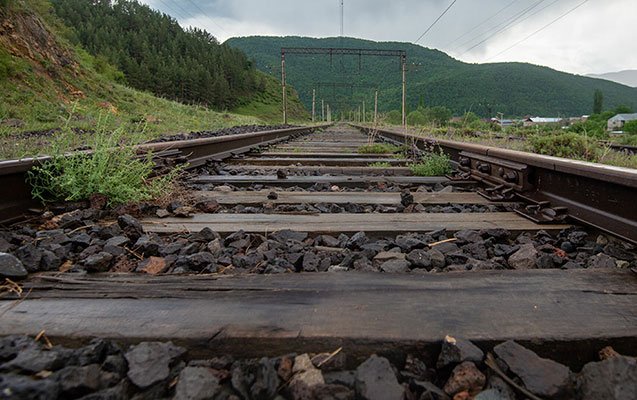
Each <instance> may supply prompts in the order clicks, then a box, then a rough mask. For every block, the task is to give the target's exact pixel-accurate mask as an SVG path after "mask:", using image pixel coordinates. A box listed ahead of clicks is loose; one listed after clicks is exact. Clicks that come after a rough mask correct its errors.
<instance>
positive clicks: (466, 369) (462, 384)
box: [443, 361, 487, 396]
mask: <svg viewBox="0 0 637 400" xmlns="http://www.w3.org/2000/svg"><path fill="white" fill-rule="evenodd" d="M486 382H487V377H486V376H484V374H483V373H482V372H481V371H480V370H479V369H478V368H477V367H476V365H475V364H474V363H472V362H471V361H465V362H463V363H462V364H460V365H458V366H456V367H455V368H454V369H453V371H452V373H451V376H450V377H449V379H448V380H447V383H445V387H444V388H443V389H444V391H445V392H446V393H447V394H449V395H450V396H454V395H455V394H457V393H460V392H463V391H467V392H469V393H470V394H472V395H475V394H476V393H479V392H480V391H481V390H482V388H483V387H484V384H485V383H486Z"/></svg>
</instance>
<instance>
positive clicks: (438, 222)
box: [142, 213, 569, 234]
mask: <svg viewBox="0 0 637 400" xmlns="http://www.w3.org/2000/svg"><path fill="white" fill-rule="evenodd" d="M142 224H143V226H144V229H145V230H146V231H148V232H158V233H159V232H163V233H172V232H184V231H187V232H199V231H200V230H202V229H203V228H205V227H208V228H210V229H212V230H213V231H216V232H219V233H230V232H237V231H239V230H244V231H246V232H257V233H263V234H265V233H268V232H275V231H280V230H284V229H290V230H295V231H305V232H312V233H316V234H320V233H330V234H334V233H340V232H347V233H350V232H359V231H364V232H375V233H398V232H430V231H435V230H439V229H446V230H447V231H449V232H456V231H459V230H464V229H477V230H479V229H493V228H502V229H507V230H509V231H514V232H521V231H538V230H541V229H544V230H548V231H557V230H562V229H566V228H567V227H569V225H538V224H535V223H534V222H532V221H529V220H527V219H524V218H522V217H521V216H519V215H518V214H516V213H463V214H442V213H441V214H428V213H418V214H400V213H394V214H350V213H340V214H327V213H325V214H317V215H288V214H284V215H281V214H195V215H194V216H193V217H192V218H186V219H184V218H164V219H159V218H148V219H144V220H143V221H142Z"/></svg>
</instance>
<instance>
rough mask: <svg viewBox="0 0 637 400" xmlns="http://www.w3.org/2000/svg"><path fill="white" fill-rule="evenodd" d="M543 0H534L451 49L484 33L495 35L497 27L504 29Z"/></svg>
mask: <svg viewBox="0 0 637 400" xmlns="http://www.w3.org/2000/svg"><path fill="white" fill-rule="evenodd" d="M543 1H544V0H539V1H538V2H536V3H534V4H531V5H530V6H528V7H526V8H524V9H523V10H520V11H518V12H516V13H515V14H513V15H511V16H510V17H508V18H506V19H504V20H503V21H501V22H500V23H498V24H496V25H494V26H492V27H491V28H489V29H487V30H486V31H484V32H481V33H479V34H478V35H476V36H474V37H472V38H470V39H469V40H465V41H464V42H462V43H460V44H459V45H457V46H455V47H454V48H453V49H452V51H455V50H458V49H460V48H462V47H464V46H466V45H468V44H469V43H471V42H473V41H474V40H476V39H479V38H480V37H482V36H484V35H489V34H492V35H495V34H496V33H497V32H499V29H500V30H505V29H506V28H507V27H508V26H509V25H511V24H513V23H515V21H517V20H518V19H519V18H522V17H523V16H524V14H526V13H528V12H529V11H531V10H532V9H533V8H534V7H537V6H538V5H539V4H540V3H542V2H543ZM496 31H497V32H496Z"/></svg>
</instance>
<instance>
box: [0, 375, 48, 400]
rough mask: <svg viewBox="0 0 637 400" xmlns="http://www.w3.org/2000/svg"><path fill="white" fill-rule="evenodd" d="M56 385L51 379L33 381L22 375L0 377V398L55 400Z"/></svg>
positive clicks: (5, 399) (10, 399)
mask: <svg viewBox="0 0 637 400" xmlns="http://www.w3.org/2000/svg"><path fill="white" fill-rule="evenodd" d="M58 391H59V389H58V385H57V383H56V382H55V381H53V380H51V379H44V380H35V379H31V378H29V377H26V376H22V375H10V374H3V375H0V398H1V399H3V400H27V399H34V400H35V399H37V400H49V399H50V400H55V399H57V398H58Z"/></svg>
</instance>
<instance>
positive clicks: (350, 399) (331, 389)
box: [312, 384, 354, 400]
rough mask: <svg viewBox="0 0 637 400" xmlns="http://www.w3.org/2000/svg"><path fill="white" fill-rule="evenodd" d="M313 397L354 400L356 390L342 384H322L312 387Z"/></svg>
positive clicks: (327, 399) (324, 399) (325, 399)
mask: <svg viewBox="0 0 637 400" xmlns="http://www.w3.org/2000/svg"><path fill="white" fill-rule="evenodd" d="M312 398H313V399H320V400H354V391H353V390H352V389H350V388H348V387H345V386H342V385H328V384H321V385H316V386H314V387H313V388H312Z"/></svg>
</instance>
